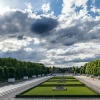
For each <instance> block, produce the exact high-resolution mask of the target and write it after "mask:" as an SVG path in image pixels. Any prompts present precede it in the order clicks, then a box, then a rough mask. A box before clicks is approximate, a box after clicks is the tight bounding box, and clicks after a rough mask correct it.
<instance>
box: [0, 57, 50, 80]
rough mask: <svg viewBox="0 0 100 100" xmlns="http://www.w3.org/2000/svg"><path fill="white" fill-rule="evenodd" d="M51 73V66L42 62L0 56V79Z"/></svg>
mask: <svg viewBox="0 0 100 100" xmlns="http://www.w3.org/2000/svg"><path fill="white" fill-rule="evenodd" d="M48 73H50V68H49V67H46V66H45V65H44V64H42V63H34V62H25V61H19V60H17V59H14V58H0V79H8V78H16V79H21V78H23V76H28V77H32V75H36V76H38V75H41V76H42V75H43V74H45V75H46V74H48Z"/></svg>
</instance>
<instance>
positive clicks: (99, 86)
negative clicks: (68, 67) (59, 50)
mask: <svg viewBox="0 0 100 100" xmlns="http://www.w3.org/2000/svg"><path fill="white" fill-rule="evenodd" d="M74 77H75V78H76V79H78V80H80V81H81V82H82V83H84V84H85V85H87V86H88V87H90V88H92V89H93V90H95V91H96V92H97V93H99V94H100V80H99V79H94V78H91V77H86V76H74Z"/></svg>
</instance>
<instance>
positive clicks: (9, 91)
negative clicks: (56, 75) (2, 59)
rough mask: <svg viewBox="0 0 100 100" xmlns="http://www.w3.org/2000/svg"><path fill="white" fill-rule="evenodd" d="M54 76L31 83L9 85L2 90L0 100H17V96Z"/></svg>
mask: <svg viewBox="0 0 100 100" xmlns="http://www.w3.org/2000/svg"><path fill="white" fill-rule="evenodd" d="M51 77H52V76H45V77H40V78H36V79H33V80H29V81H24V82H19V83H17V84H13V85H8V86H4V87H1V88H0V100H15V99H14V97H15V95H16V94H19V93H21V92H23V91H25V90H27V89H29V88H31V87H34V86H36V85H38V84H40V83H42V82H44V81H46V80H48V79H49V78H51Z"/></svg>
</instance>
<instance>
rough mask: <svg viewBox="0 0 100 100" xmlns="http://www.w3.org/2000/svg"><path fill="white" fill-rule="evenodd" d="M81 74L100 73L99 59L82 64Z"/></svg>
mask: <svg viewBox="0 0 100 100" xmlns="http://www.w3.org/2000/svg"><path fill="white" fill-rule="evenodd" d="M80 73H81V74H92V75H96V76H97V75H100V60H95V61H92V62H89V63H86V64H85V65H84V66H82V67H81V68H80Z"/></svg>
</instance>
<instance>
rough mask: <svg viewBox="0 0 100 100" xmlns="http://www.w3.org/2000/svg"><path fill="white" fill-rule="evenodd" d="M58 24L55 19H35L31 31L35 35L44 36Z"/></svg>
mask: <svg viewBox="0 0 100 100" xmlns="http://www.w3.org/2000/svg"><path fill="white" fill-rule="evenodd" d="M57 24H58V22H57V20H56V19H53V18H47V17H42V18H41V19H37V20H36V21H35V22H34V23H33V24H32V26H31V31H32V32H35V33H37V34H44V33H46V32H49V31H51V30H53V29H54V28H55V27H56V26H57Z"/></svg>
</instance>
